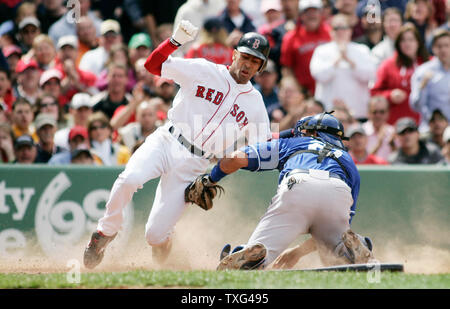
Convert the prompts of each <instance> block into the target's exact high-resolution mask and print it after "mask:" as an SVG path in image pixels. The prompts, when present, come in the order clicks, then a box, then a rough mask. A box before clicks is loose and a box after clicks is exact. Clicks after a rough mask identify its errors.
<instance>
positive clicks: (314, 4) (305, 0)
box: [298, 0, 323, 13]
mask: <svg viewBox="0 0 450 309" xmlns="http://www.w3.org/2000/svg"><path fill="white" fill-rule="evenodd" d="M322 7H323V4H322V0H301V1H300V3H299V5H298V10H299V12H300V13H303V12H304V11H306V10H307V9H310V8H315V9H321V8H322Z"/></svg>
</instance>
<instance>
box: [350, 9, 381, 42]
mask: <svg viewBox="0 0 450 309" xmlns="http://www.w3.org/2000/svg"><path fill="white" fill-rule="evenodd" d="M361 26H362V28H363V30H364V33H363V34H362V35H360V36H359V37H356V38H355V39H354V40H353V41H354V42H356V43H360V44H364V45H366V46H367V47H369V49H370V50H372V48H374V47H375V45H377V44H378V43H380V41H381V40H382V38H383V26H382V23H381V19H380V18H376V17H374V16H373V12H372V9H370V8H367V9H366V10H365V11H364V15H363V16H362V17H361Z"/></svg>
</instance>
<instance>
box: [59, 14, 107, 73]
mask: <svg viewBox="0 0 450 309" xmlns="http://www.w3.org/2000/svg"><path fill="white" fill-rule="evenodd" d="M76 37H77V38H78V45H79V46H78V55H77V59H76V62H75V63H76V66H77V67H78V66H79V65H80V61H81V58H83V56H84V54H85V53H86V52H88V51H90V50H92V49H95V48H97V47H98V44H99V39H98V37H97V29H96V28H95V25H94V22H93V21H92V19H91V18H89V17H88V16H81V17H80V20H79V21H78V23H77V30H76ZM60 40H61V39H60ZM60 40H58V42H59V41H60Z"/></svg>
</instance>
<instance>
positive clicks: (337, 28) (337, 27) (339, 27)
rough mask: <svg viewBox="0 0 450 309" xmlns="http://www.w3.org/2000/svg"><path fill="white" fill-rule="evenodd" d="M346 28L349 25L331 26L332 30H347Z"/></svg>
mask: <svg viewBox="0 0 450 309" xmlns="http://www.w3.org/2000/svg"><path fill="white" fill-rule="evenodd" d="M347 29H350V26H336V27H333V30H334V31H338V30H347Z"/></svg>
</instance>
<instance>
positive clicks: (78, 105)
mask: <svg viewBox="0 0 450 309" xmlns="http://www.w3.org/2000/svg"><path fill="white" fill-rule="evenodd" d="M92 106H93V103H92V102H91V96H90V95H89V94H87V93H77V94H75V95H74V96H73V97H72V100H71V102H70V105H69V116H71V118H72V121H71V123H73V126H80V127H84V128H86V129H87V127H88V120H89V117H90V116H91V115H92V113H93V110H92ZM73 126H72V125H69V126H67V127H65V128H62V129H60V130H58V131H57V132H56V133H55V144H56V145H57V146H59V147H61V148H63V149H65V150H69V144H68V136H69V132H70V129H71V128H72V127H73Z"/></svg>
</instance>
